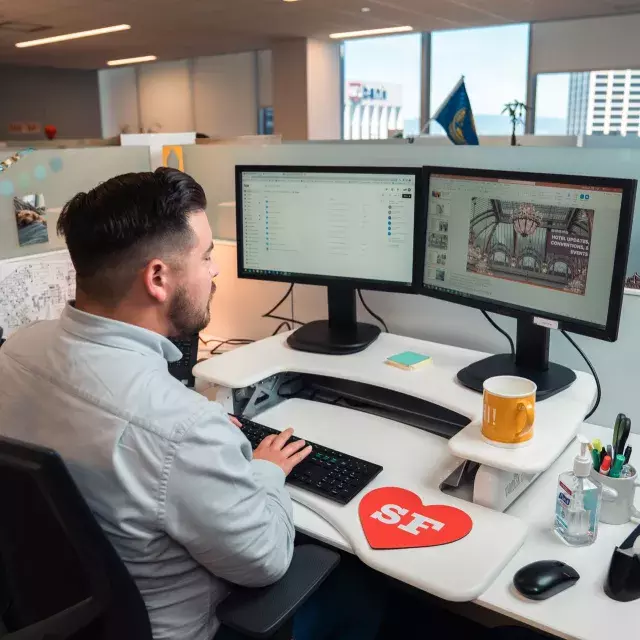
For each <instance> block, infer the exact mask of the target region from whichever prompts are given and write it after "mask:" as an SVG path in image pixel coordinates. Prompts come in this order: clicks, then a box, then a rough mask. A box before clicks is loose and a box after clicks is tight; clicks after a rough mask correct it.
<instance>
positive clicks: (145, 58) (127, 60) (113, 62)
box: [107, 56, 158, 67]
mask: <svg viewBox="0 0 640 640" xmlns="http://www.w3.org/2000/svg"><path fill="white" fill-rule="evenodd" d="M157 59H158V58H156V56H138V57H137V58H122V60H108V61H107V64H108V65H109V66H110V67H117V66H119V65H121V64H136V63H137V62H153V61H154V60H157Z"/></svg>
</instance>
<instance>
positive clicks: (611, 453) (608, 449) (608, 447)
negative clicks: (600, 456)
mask: <svg viewBox="0 0 640 640" xmlns="http://www.w3.org/2000/svg"><path fill="white" fill-rule="evenodd" d="M607 455H608V456H609V457H610V458H611V459H612V460H613V456H614V453H613V447H612V446H611V445H610V444H608V445H607Z"/></svg>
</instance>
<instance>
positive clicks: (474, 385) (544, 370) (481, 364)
mask: <svg viewBox="0 0 640 640" xmlns="http://www.w3.org/2000/svg"><path fill="white" fill-rule="evenodd" d="M549 342H550V333H549V329H546V328H544V327H539V326H538V325H536V324H533V323H532V322H525V321H524V320H518V329H517V337H516V356H515V358H514V357H513V356H512V355H511V354H507V353H504V354H499V355H496V356H491V357H489V358H485V359H484V360H478V362H474V363H473V364H471V365H469V366H468V367H465V368H464V369H461V370H460V371H458V380H459V382H460V383H462V384H463V385H464V386H465V387H468V388H469V389H473V390H474V391H479V392H480V393H482V385H483V383H484V381H485V380H486V379H487V378H492V377H493V376H520V377H521V378H528V379H529V380H532V381H533V382H535V383H536V385H537V386H538V393H537V394H536V398H537V399H538V400H544V399H545V398H550V397H551V396H553V395H555V394H556V393H560V391H564V390H565V389H567V388H568V387H570V386H571V385H572V384H573V382H574V381H575V379H576V374H575V373H574V372H573V371H572V370H571V369H569V368H567V367H563V366H562V365H560V364H555V363H553V362H549Z"/></svg>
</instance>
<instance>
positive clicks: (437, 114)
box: [431, 76, 464, 120]
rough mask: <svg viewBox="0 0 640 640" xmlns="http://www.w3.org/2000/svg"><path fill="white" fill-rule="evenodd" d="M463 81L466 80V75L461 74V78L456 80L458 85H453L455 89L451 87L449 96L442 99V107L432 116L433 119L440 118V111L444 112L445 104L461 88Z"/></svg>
mask: <svg viewBox="0 0 640 640" xmlns="http://www.w3.org/2000/svg"><path fill="white" fill-rule="evenodd" d="M463 82H464V76H460V80H458V82H456V86H455V87H453V89H451V91H449V94H448V95H447V97H446V98H445V99H444V100H443V101H442V104H441V105H440V108H439V109H438V110H437V111H436V112H435V113H434V114H433V115H432V116H431V120H437V119H438V116H439V115H440V113H442V110H443V109H444V107H445V105H446V104H447V103H448V102H449V100H450V99H451V96H452V95H453V94H454V93H455V92H456V91H457V90H458V89H459V88H460V86H461V85H462V83H463Z"/></svg>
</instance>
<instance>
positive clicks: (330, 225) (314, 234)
mask: <svg viewBox="0 0 640 640" xmlns="http://www.w3.org/2000/svg"><path fill="white" fill-rule="evenodd" d="M236 203H237V208H236V210H237V239H238V276H239V277H240V278H253V279H256V280H275V281H282V282H293V283H301V284H315V285H325V286H327V287H328V304H329V318H328V320H326V321H315V322H311V323H309V324H306V325H305V326H303V327H301V328H300V329H298V330H297V331H295V332H294V333H293V334H292V335H290V336H289V338H288V342H289V345H290V346H292V347H294V348H296V349H302V350H305V351H313V352H316V353H332V354H344V353H355V352H357V351H361V350H362V349H364V348H365V347H367V346H368V345H369V344H370V343H371V342H372V341H373V340H375V339H376V338H377V337H378V335H379V333H380V329H379V328H378V327H376V326H374V325H371V324H365V323H358V322H357V321H356V298H355V295H356V290H357V289H379V290H382V291H398V292H412V291H415V290H416V289H417V287H418V285H419V283H420V280H421V277H422V268H421V260H418V259H417V258H418V256H419V252H418V249H417V247H418V246H419V245H420V244H421V242H422V236H423V233H422V232H420V233H416V231H417V230H418V228H419V227H420V225H422V224H424V209H423V208H424V198H423V189H422V169H421V168H415V167H414V168H403V167H393V168H386V167H385V168H381V167H296V166H237V167H236Z"/></svg>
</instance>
